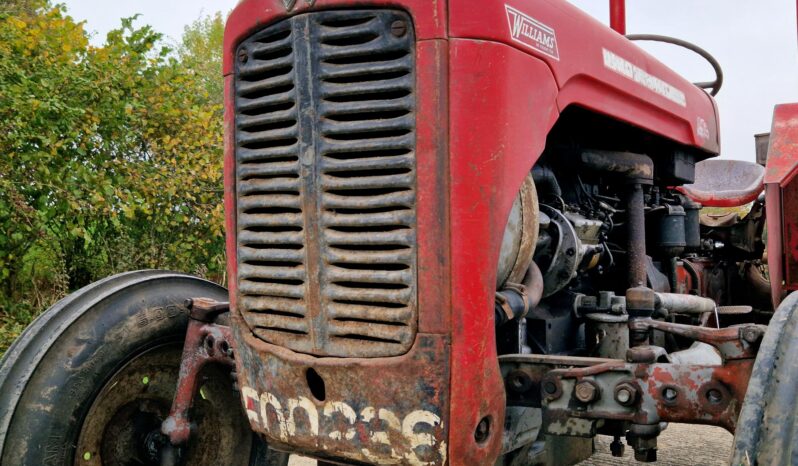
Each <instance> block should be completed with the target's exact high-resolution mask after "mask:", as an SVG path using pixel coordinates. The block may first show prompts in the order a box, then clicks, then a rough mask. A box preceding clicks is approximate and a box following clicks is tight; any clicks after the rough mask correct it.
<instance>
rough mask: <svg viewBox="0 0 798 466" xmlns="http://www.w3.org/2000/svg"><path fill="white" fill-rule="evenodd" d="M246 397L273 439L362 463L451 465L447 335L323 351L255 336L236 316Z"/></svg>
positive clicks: (254, 418) (289, 447)
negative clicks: (378, 353)
mask: <svg viewBox="0 0 798 466" xmlns="http://www.w3.org/2000/svg"><path fill="white" fill-rule="evenodd" d="M233 319H234V322H233V326H232V329H233V334H234V341H236V342H238V345H237V348H236V352H237V358H240V359H241V360H243V361H247V364H243V365H241V364H240V365H238V369H237V371H238V383H239V386H240V387H241V395H242V402H243V404H244V409H245V410H246V412H247V416H248V418H249V421H250V425H251V426H252V428H253V430H254V431H255V432H259V433H261V434H263V435H264V436H265V438H266V440H267V441H268V443H269V446H270V447H272V448H276V449H279V450H285V451H292V452H300V453H302V454H305V455H311V456H313V457H316V458H319V459H335V460H338V461H341V460H345V461H347V462H352V461H354V462H356V464H435V465H445V464H447V456H448V451H447V436H448V425H449V422H448V409H447V408H448V406H449V401H448V399H449V398H448V389H447V387H446V386H445V385H444V384H442V383H441V381H445V380H448V379H449V360H448V353H447V351H446V350H445V348H446V347H447V346H448V345H449V342H448V338H447V337H445V336H442V335H432V334H424V333H420V334H419V335H418V338H417V339H416V344H415V345H413V347H412V348H411V350H410V351H409V352H408V353H406V354H404V355H401V356H395V357H389V358H360V359H356V358H318V357H314V356H310V355H303V354H298V353H293V352H291V351H289V350H286V349H285V348H280V347H277V346H275V345H270V344H268V343H265V342H263V341H262V340H259V339H256V338H255V337H254V336H252V335H251V334H249V333H247V332H246V330H245V329H244V328H243V326H241V325H239V321H240V316H239V315H238V314H234V315H233Z"/></svg>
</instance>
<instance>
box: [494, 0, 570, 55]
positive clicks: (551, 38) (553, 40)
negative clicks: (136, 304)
mask: <svg viewBox="0 0 798 466" xmlns="http://www.w3.org/2000/svg"><path fill="white" fill-rule="evenodd" d="M504 8H505V10H507V23H508V24H509V26H510V37H512V38H513V40H514V41H516V42H518V43H520V44H524V45H525V46H527V47H529V48H531V49H533V50H536V51H538V52H540V53H542V54H543V55H547V56H549V57H551V58H553V59H555V60H559V59H560V51H559V50H557V36H556V35H555V34H554V29H552V28H550V27H548V26H546V25H545V24H543V23H541V22H540V21H538V20H536V19H534V18H532V17H530V16H527V15H525V14H523V13H521V12H520V11H518V10H516V9H515V8H513V7H511V6H510V5H504Z"/></svg>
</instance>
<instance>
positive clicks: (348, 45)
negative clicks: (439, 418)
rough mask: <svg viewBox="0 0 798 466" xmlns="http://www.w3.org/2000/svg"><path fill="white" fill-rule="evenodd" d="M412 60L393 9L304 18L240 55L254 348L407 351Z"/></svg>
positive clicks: (241, 251)
mask: <svg viewBox="0 0 798 466" xmlns="http://www.w3.org/2000/svg"><path fill="white" fill-rule="evenodd" d="M397 21H399V22H401V23H403V24H404V25H405V26H406V27H405V28H404V30H403V31H402V30H399V31H398V32H399V34H397V33H396V32H397V29H396V28H392V26H395V25H396V24H397V23H396V22H397ZM415 49H416V43H415V31H414V27H413V23H412V21H411V18H410V16H409V15H408V14H407V13H405V12H403V11H400V10H327V11H318V12H310V13H304V14H301V15H297V16H293V17H290V18H287V19H283V20H281V21H278V22H276V23H274V24H272V25H270V26H267V27H265V28H263V29H261V30H260V31H258V32H255V33H254V34H253V35H252V36H250V37H249V38H247V39H245V40H244V41H242V43H241V44H240V45H239V46H238V48H237V53H236V57H238V60H237V63H236V66H235V74H234V93H235V103H234V105H235V107H234V108H235V161H236V163H235V165H236V166H235V173H236V175H235V179H236V191H235V192H236V214H237V225H236V254H237V259H238V276H237V277H236V280H237V285H238V297H237V298H238V308H239V310H240V311H241V313H242V316H243V317H244V320H245V321H246V323H247V325H248V326H249V328H250V330H251V331H252V332H253V333H254V334H255V335H256V336H258V337H259V338H261V339H262V340H264V341H267V342H269V343H272V344H276V345H278V346H282V347H286V348H289V349H291V350H293V351H296V352H300V353H307V354H312V355H315V356H336V357H387V356H398V355H401V354H404V353H406V352H407V351H409V349H410V348H411V346H412V344H413V342H414V341H415V337H416V334H417V330H418V329H417V327H418V291H417V288H418V287H417V278H418V265H417V262H418V259H417V255H418V254H417V252H418V244H417V243H418V239H417V234H418V231H417V195H418V192H417V186H416V184H417V179H416V178H417V177H416V166H417V160H416V126H417V122H416V118H417V117H416V115H417V109H416V50H415ZM241 57H246V58H245V59H243V60H242V59H241ZM300 83H301V84H304V85H300ZM291 104H292V105H291Z"/></svg>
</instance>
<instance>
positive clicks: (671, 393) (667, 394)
mask: <svg viewBox="0 0 798 466" xmlns="http://www.w3.org/2000/svg"><path fill="white" fill-rule="evenodd" d="M677 396H679V392H678V391H677V390H676V389H675V388H673V387H665V389H664V390H662V397H663V398H665V401H674V400H676V397H677Z"/></svg>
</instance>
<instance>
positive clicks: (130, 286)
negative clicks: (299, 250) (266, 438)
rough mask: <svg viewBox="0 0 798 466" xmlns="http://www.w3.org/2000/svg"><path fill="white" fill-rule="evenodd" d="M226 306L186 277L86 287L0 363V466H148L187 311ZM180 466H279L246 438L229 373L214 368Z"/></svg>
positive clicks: (277, 458)
mask: <svg viewBox="0 0 798 466" xmlns="http://www.w3.org/2000/svg"><path fill="white" fill-rule="evenodd" d="M195 297H207V298H212V299H217V300H219V301H226V300H227V292H226V290H225V289H224V288H222V287H220V286H218V285H215V284H213V283H211V282H208V281H205V280H201V279H198V278H195V277H191V276H188V275H182V274H177V273H172V272H164V271H139V272H130V273H125V274H121V275H116V276H114V277H110V278H107V279H105V280H102V281H99V282H97V283H94V284H92V285H89V286H87V287H85V288H83V289H81V290H79V291H77V292H75V293H73V294H72V295H70V296H68V297H66V298H64V299H63V300H61V301H60V302H58V303H57V304H56V305H54V306H53V307H52V308H50V309H48V310H47V311H46V312H45V313H44V314H42V315H41V316H40V317H39V318H38V319H37V320H36V321H35V322H34V323H33V324H31V326H30V327H28V328H27V329H26V330H25V332H24V333H23V334H22V335H21V336H20V338H19V339H18V340H17V341H16V342H15V343H14V345H12V347H11V348H9V350H8V352H7V353H6V355H5V356H4V357H3V359H2V360H1V361H0V464H4V465H5V464H8V465H36V466H39V465H76V466H77V465H80V466H83V465H85V466H91V465H153V466H158V465H160V464H161V461H162V457H163V456H164V454H165V450H167V449H168V448H169V447H170V446H169V445H168V440H167V439H166V438H165V437H164V436H163V435H162V434H161V432H160V428H161V423H162V422H163V420H164V419H165V418H166V417H167V416H168V415H169V409H170V407H171V404H172V399H173V397H174V392H175V388H176V386H177V378H178V371H179V368H180V361H181V354H182V346H183V340H184V339H185V332H186V327H187V323H188V317H187V310H186V308H185V306H184V304H183V303H184V302H185V301H186V299H188V298H195ZM202 375H203V385H202V386H201V389H200V390H199V394H198V396H197V399H196V400H195V403H194V408H193V410H192V420H193V422H194V424H195V425H196V429H194V430H193V435H192V437H191V441H190V443H189V445H188V447H187V449H186V450H185V452H184V454H182V455H181V463H183V464H191V465H220V464H224V465H242V466H243V465H268V466H285V465H286V464H287V462H288V458H287V455H285V454H282V453H279V452H275V451H272V450H269V449H268V448H267V447H266V445H265V444H264V443H263V442H262V441H261V440H260V439H259V438H257V437H256V436H255V435H254V434H253V433H252V432H251V431H250V429H249V424H248V422H247V419H246V416H245V414H244V412H243V410H242V408H241V404H240V401H239V399H238V394H237V393H236V392H235V391H234V390H233V387H232V380H231V379H230V373H229V369H227V368H224V367H216V366H210V367H208V368H207V370H206V371H205V372H203V374H202Z"/></svg>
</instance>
